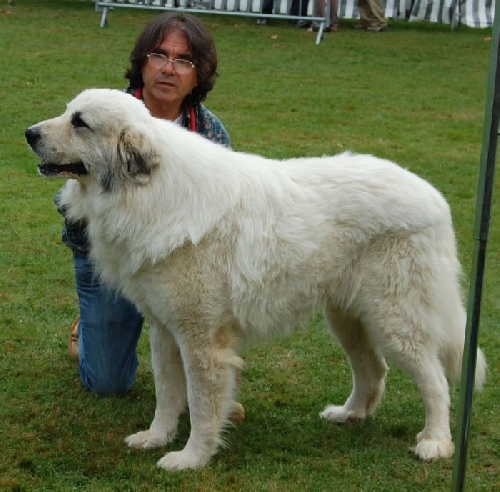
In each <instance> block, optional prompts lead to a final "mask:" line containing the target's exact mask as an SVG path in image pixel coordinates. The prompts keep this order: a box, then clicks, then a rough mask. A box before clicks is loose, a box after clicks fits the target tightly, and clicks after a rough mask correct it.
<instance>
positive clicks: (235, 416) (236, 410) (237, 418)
mask: <svg viewBox="0 0 500 492" xmlns="http://www.w3.org/2000/svg"><path fill="white" fill-rule="evenodd" d="M229 420H230V421H231V422H244V421H245V408H244V407H243V405H242V404H241V403H238V402H237V401H234V402H233V411H232V412H231V413H230V414H229Z"/></svg>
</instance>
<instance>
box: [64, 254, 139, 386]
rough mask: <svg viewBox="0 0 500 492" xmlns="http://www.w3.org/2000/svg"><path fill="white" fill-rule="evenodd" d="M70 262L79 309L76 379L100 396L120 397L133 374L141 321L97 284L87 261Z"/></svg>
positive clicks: (123, 301) (124, 302)
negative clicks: (78, 373) (73, 267)
mask: <svg viewBox="0 0 500 492" xmlns="http://www.w3.org/2000/svg"><path fill="white" fill-rule="evenodd" d="M73 261H74V266H75V280H76V290H77V293H78V299H79V306H80V324H79V337H80V339H79V352H80V378H81V380H82V383H83V385H84V386H85V387H86V388H87V389H88V390H90V391H93V392H95V393H98V394H100V395H113V394H124V393H126V392H127V391H128V390H129V389H130V388H131V386H132V383H133V381H134V378H135V374H136V371H137V365H138V360H137V342H138V340H139V336H140V334H141V331H142V323H143V317H142V315H141V314H140V313H139V312H138V311H137V309H136V308H135V307H134V305H133V304H131V303H130V302H129V301H128V300H126V299H125V298H123V297H121V296H119V295H118V294H116V293H114V292H112V291H110V290H108V289H107V288H106V287H104V286H103V285H102V284H101V283H100V282H99V280H98V279H97V278H96V276H95V271H94V268H93V266H92V264H91V262H90V261H89V259H88V258H86V257H84V256H77V255H73Z"/></svg>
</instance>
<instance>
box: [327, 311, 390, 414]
mask: <svg viewBox="0 0 500 492" xmlns="http://www.w3.org/2000/svg"><path fill="white" fill-rule="evenodd" d="M325 315H326V320H327V323H328V325H329V327H330V330H331V331H332V333H333V335H334V336H335V337H336V338H337V340H338V341H339V343H340V344H341V345H342V347H343V348H344V350H345V351H346V353H347V356H348V358H349V362H350V365H351V370H352V379H353V388H352V392H351V394H350V396H349V398H347V400H346V402H345V403H344V404H343V405H340V406H339V405H329V406H327V407H326V408H325V409H324V410H323V412H321V414H320V416H321V417H322V418H324V419H327V420H333V421H335V422H340V423H343V422H347V421H352V420H362V419H364V418H366V417H367V416H368V415H371V414H373V413H374V412H375V410H376V408H377V406H378V404H379V403H380V400H381V399H382V395H383V394H384V388H385V375H386V373H387V365H386V363H385V360H384V358H383V357H382V355H381V354H380V353H379V352H378V351H377V350H376V348H375V347H373V346H372V344H371V342H370V340H369V337H368V334H367V333H366V330H365V327H364V326H363V325H362V324H361V323H360V322H359V321H357V320H354V319H351V318H348V317H346V316H345V315H343V314H342V313H341V312H339V311H337V310H334V309H327V310H326V312H325Z"/></svg>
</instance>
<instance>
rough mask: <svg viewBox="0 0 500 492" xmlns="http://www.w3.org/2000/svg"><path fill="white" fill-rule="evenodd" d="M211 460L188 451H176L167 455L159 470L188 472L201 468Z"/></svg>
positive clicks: (158, 464) (159, 465) (159, 463)
mask: <svg viewBox="0 0 500 492" xmlns="http://www.w3.org/2000/svg"><path fill="white" fill-rule="evenodd" d="M209 460H210V458H203V457H200V456H199V455H197V454H195V453H190V452H188V451H185V450H182V451H174V452H172V453H167V454H166V455H165V456H164V457H163V458H162V459H161V460H160V461H158V463H157V466H158V468H163V469H164V470H187V469H190V468H201V467H202V466H205V465H206V464H207V463H208V462H209Z"/></svg>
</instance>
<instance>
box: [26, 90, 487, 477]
mask: <svg viewBox="0 0 500 492" xmlns="http://www.w3.org/2000/svg"><path fill="white" fill-rule="evenodd" d="M26 137H27V140H28V142H29V144H30V145H31V147H32V148H33V149H34V151H35V152H36V153H37V154H38V155H39V156H40V157H41V159H42V163H41V164H40V166H39V170H40V172H41V173H42V174H44V175H47V176H59V177H65V178H72V179H69V180H68V182H67V184H66V186H65V188H64V191H63V195H62V201H63V203H64V204H65V205H67V206H68V207H69V214H70V218H71V219H73V220H75V221H76V220H79V219H82V218H84V219H86V220H87V221H88V233H89V237H90V240H91V243H92V246H93V247H92V258H93V260H94V261H95V264H96V268H97V270H98V272H99V274H100V275H101V276H102V279H103V280H104V281H105V282H107V283H108V284H109V285H110V286H111V287H113V288H116V289H119V290H120V291H121V292H123V294H124V295H125V296H127V297H128V298H129V299H131V300H132V301H133V302H134V303H135V304H136V305H137V306H138V308H139V309H140V310H141V311H142V312H143V313H144V315H145V316H146V317H147V318H149V319H150V320H151V322H152V329H151V343H152V358H153V369H154V375H155V384H156V399H157V407H156V412H155V416H154V420H153V422H152V424H151V427H150V428H149V429H148V430H146V431H144V432H139V433H137V434H133V435H131V436H129V437H127V439H126V442H127V443H128V445H129V446H132V447H137V448H145V449H146V448H152V447H156V446H163V445H165V444H167V443H168V442H170V441H172V440H173V439H174V437H175V435H176V430H177V423H178V418H179V415H180V414H181V412H183V411H184V410H185V406H186V398H187V402H188V404H189V411H190V418H191V434H190V437H189V440H188V442H187V444H186V446H185V448H184V449H183V450H181V451H178V452H171V453H167V454H166V455H165V456H164V457H163V458H162V459H161V460H160V461H159V462H158V465H159V466H160V467H162V468H165V469H168V470H171V469H183V468H193V467H199V466H203V465H205V464H207V463H208V462H209V460H210V458H211V457H212V456H213V455H214V453H215V452H216V449H217V446H218V444H219V442H220V435H221V429H222V426H223V425H224V424H225V422H226V421H227V417H228V414H229V412H230V410H231V408H230V407H231V402H232V401H233V396H234V395H233V392H234V390H235V388H234V381H235V371H237V370H238V369H240V368H241V367H242V360H241V358H240V356H239V355H238V354H239V353H240V350H241V348H242V345H243V343H244V342H246V341H254V340H258V339H262V338H264V337H269V336H272V335H275V334H282V333H284V332H289V331H290V330H291V329H292V328H293V327H294V326H295V325H297V323H298V322H299V321H300V320H303V319H304V317H305V316H309V315H311V313H314V312H316V311H317V310H320V309H321V310H323V311H324V314H325V318H326V320H327V323H328V327H329V329H330V330H331V332H332V333H333V334H334V335H335V337H336V338H337V339H338V341H339V342H340V344H341V345H342V347H343V348H344V349H345V351H346V352H347V355H348V357H349V361H350V364H351V368H352V372H353V382H354V385H353V389H352V392H351V395H350V396H349V398H348V399H347V401H346V402H345V403H344V404H343V405H340V406H336V405H330V406H327V407H326V408H325V409H324V410H323V412H322V413H321V417H323V418H325V419H329V420H333V421H335V422H345V421H349V420H360V419H364V418H365V417H366V416H368V415H371V414H373V412H374V411H375V409H376V408H377V406H378V405H379V403H380V400H381V398H382V394H383V392H384V379H385V375H386V371H387V366H386V363H385V358H386V357H387V358H388V359H391V360H393V361H394V362H395V363H396V364H398V365H399V366H400V367H401V368H402V369H404V370H405V371H406V372H407V373H408V374H409V375H410V376H411V378H412V379H413V381H414V382H415V384H416V385H417V386H418V388H419V390H420V393H421V395H422V398H423V401H424V405H425V427H424V429H423V430H422V432H420V433H419V434H418V435H417V438H416V446H415V448H414V451H415V453H416V455H417V456H418V457H420V458H421V459H424V460H432V459H436V458H447V457H449V456H451V455H452V454H453V443H452V439H451V433H450V425H449V404H450V398H449V391H448V383H447V378H446V376H448V377H450V378H452V379H455V380H456V379H457V378H459V376H460V370H461V362H462V352H463V345H464V332H465V321H466V316H465V311H464V308H463V305H462V301H461V297H460V288H459V274H460V265H459V262H458V260H457V253H456V246H455V237H454V232H453V228H452V223H451V217H450V210H449V206H448V204H447V203H446V201H445V200H444V198H443V197H442V195H441V194H440V193H439V192H438V191H436V189H435V188H433V187H432V186H431V185H430V184H428V183H427V182H425V181H424V180H422V179H420V178H419V177H417V176H415V175H414V174H412V173H410V172H408V171H406V170H404V169H402V168H401V167H399V166H397V165H396V164H393V163H392V162H388V161H386V160H382V159H377V158H375V157H372V156H369V155H354V154H350V153H344V154H341V155H338V156H335V157H323V158H307V159H305V158H304V159H293V160H287V161H280V162H278V161H274V160H270V159H265V158H263V157H260V156H257V155H249V154H243V153H238V152H233V151H231V150H229V149H227V148H224V147H222V146H220V145H216V144H214V143H211V142H209V141H208V140H206V139H204V138H203V137H201V136H199V135H197V134H194V133H190V132H188V131H186V130H184V129H182V128H179V127H178V126H176V125H175V124H173V123H171V122H167V121H163V120H159V119H155V118H153V117H152V116H150V114H149V112H148V111H147V109H146V108H145V107H144V105H143V104H142V103H141V102H140V101H138V100H136V99H134V98H133V97H130V96H129V95H127V94H125V93H122V92H120V91H114V90H107V89H90V90H87V91H84V92H83V93H82V94H80V95H79V96H77V97H76V98H75V99H74V100H73V101H72V102H71V103H69V104H68V106H67V109H66V111H65V112H64V113H63V114H62V115H61V116H59V117H57V118H54V119H51V120H47V121H43V122H41V123H39V124H37V125H34V126H32V127H31V128H29V129H28V130H27V131H26ZM485 369H486V364H485V360H484V357H483V354H482V353H481V351H479V352H478V363H477V376H476V385H477V387H480V386H481V384H482V383H483V380H484V377H485ZM332 377H334V368H332Z"/></svg>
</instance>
